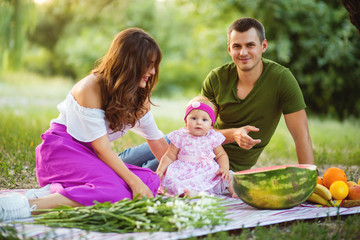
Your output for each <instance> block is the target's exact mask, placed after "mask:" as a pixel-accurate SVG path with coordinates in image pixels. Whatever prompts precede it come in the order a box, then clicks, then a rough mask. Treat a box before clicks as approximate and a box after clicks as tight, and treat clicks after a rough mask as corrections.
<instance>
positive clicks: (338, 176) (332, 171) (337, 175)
mask: <svg viewBox="0 0 360 240" xmlns="http://www.w3.org/2000/svg"><path fill="white" fill-rule="evenodd" d="M322 179H323V182H324V186H325V187H327V188H330V186H331V184H332V183H333V182H335V181H343V182H344V183H346V182H347V178H346V174H345V172H344V171H343V170H342V169H340V168H337V167H331V168H328V169H326V171H325V172H324V175H323V177H322Z"/></svg>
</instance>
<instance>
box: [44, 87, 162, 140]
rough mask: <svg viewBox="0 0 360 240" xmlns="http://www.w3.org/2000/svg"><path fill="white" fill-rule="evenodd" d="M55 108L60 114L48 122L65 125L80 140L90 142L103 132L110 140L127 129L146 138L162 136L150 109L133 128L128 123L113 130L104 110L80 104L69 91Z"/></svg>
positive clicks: (154, 138)
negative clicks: (121, 128)
mask: <svg viewBox="0 0 360 240" xmlns="http://www.w3.org/2000/svg"><path fill="white" fill-rule="evenodd" d="M57 108H58V110H59V112H60V114H59V116H58V118H56V119H53V120H51V122H50V124H51V123H58V124H62V125H65V126H66V127H67V132H68V133H69V134H70V135H71V136H72V137H73V138H75V139H77V140H79V141H81V142H92V141H94V140H95V139H97V138H100V137H102V136H104V135H105V134H108V135H109V139H110V141H114V140H116V139H118V138H120V137H122V136H124V135H125V133H126V132H128V131H129V130H131V131H132V132H134V133H136V134H138V135H140V136H142V137H144V138H145V139H148V140H157V139H160V138H162V137H163V133H162V132H161V131H160V130H159V129H158V127H157V125H156V123H155V120H154V117H153V115H152V113H151V111H149V112H147V113H146V114H145V115H144V116H143V117H142V118H141V119H140V120H139V121H138V122H137V123H136V124H135V126H134V127H133V128H131V126H130V125H129V126H127V127H125V129H124V130H123V131H117V132H114V131H112V130H111V129H110V128H109V122H108V120H107V119H105V111H104V110H102V109H97V108H86V107H83V106H81V105H80V104H79V103H78V102H77V101H76V100H75V98H74V97H73V95H72V94H71V93H69V94H68V95H67V97H66V99H65V100H64V101H63V102H61V103H60V104H59V105H58V106H57Z"/></svg>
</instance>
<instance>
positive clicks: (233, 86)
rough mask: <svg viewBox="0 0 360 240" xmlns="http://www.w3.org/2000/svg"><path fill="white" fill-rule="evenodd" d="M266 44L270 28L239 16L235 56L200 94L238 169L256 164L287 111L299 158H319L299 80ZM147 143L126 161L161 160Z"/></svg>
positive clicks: (233, 29)
mask: <svg viewBox="0 0 360 240" xmlns="http://www.w3.org/2000/svg"><path fill="white" fill-rule="evenodd" d="M266 49H267V40H266V38H265V30H264V27H263V25H262V24H261V23H260V22H259V21H257V20H256V19H253V18H240V19H238V20H236V21H235V22H233V23H232V24H231V26H230V27H229V29H228V52H229V54H230V56H231V57H232V60H233V62H231V63H227V64H225V65H223V66H221V67H219V68H216V69H214V70H212V71H211V72H210V73H209V74H208V76H207V77H206V79H205V81H204V82H203V86H202V89H201V94H202V95H204V96H205V97H207V98H209V99H210V100H211V101H212V102H214V103H215V104H216V105H217V107H218V110H219V113H218V118H217V120H216V123H215V125H214V128H215V129H218V130H219V131H220V132H221V133H223V134H224V136H225V137H226V140H225V142H224V145H223V147H224V149H225V151H226V152H227V154H228V155H229V160H230V169H231V170H233V171H240V170H244V169H250V168H251V167H252V166H253V165H255V164H256V161H257V159H258V158H259V156H260V154H261V152H262V151H263V149H264V148H265V146H266V145H267V144H268V143H269V141H270V139H271V137H272V136H273V134H274V132H275V129H276V127H277V125H278V123H279V120H280V117H281V115H282V114H284V119H285V122H286V125H287V128H288V129H289V131H290V133H291V135H292V137H293V139H294V142H295V146H296V152H297V157H298V162H299V163H300V164H314V156H313V149H312V143H311V138H310V134H309V129H308V122H307V116H306V112H305V107H306V105H305V102H304V99H303V95H302V93H301V90H300V88H299V85H298V83H297V81H296V79H295V77H294V76H293V75H292V73H291V72H290V70H289V69H287V68H285V67H283V66H281V65H279V64H277V63H275V62H273V61H271V60H268V59H265V58H262V54H263V53H264V52H265V51H266ZM147 149H148V147H147V146H146V145H140V146H138V147H136V148H133V149H128V150H125V151H124V152H123V153H121V154H120V155H119V156H120V158H121V159H123V161H124V162H127V163H130V164H135V165H140V166H141V165H142V166H144V167H150V168H151V169H153V170H155V169H156V167H157V161H156V159H154V157H153V156H151V155H152V154H151V152H150V150H147ZM144 163H145V164H144Z"/></svg>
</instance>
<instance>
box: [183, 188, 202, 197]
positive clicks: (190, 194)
mask: <svg viewBox="0 0 360 240" xmlns="http://www.w3.org/2000/svg"><path fill="white" fill-rule="evenodd" d="M198 195H199V192H198V191H196V190H189V189H184V193H182V194H180V195H179V197H196V196H198Z"/></svg>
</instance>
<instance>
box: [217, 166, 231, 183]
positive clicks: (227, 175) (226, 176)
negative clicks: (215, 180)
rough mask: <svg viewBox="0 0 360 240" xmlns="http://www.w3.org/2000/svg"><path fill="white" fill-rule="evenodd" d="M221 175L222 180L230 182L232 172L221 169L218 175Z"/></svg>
mask: <svg viewBox="0 0 360 240" xmlns="http://www.w3.org/2000/svg"><path fill="white" fill-rule="evenodd" d="M220 174H221V178H222V179H225V180H227V181H229V182H230V179H231V178H230V172H229V169H225V168H219V170H218V171H217V173H216V175H220Z"/></svg>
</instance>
